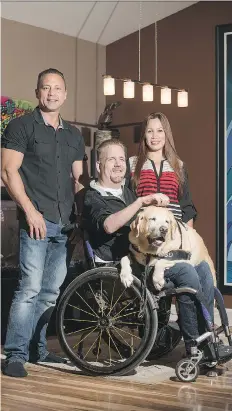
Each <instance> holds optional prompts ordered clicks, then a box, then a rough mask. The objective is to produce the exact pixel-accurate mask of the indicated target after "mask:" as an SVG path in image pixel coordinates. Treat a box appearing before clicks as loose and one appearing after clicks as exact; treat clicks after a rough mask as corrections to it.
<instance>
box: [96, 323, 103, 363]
mask: <svg viewBox="0 0 232 411" xmlns="http://www.w3.org/2000/svg"><path fill="white" fill-rule="evenodd" d="M101 337H102V330H101V332H100V335H98V348H97V358H96V362H97V361H98V356H99V351H100V345H101Z"/></svg>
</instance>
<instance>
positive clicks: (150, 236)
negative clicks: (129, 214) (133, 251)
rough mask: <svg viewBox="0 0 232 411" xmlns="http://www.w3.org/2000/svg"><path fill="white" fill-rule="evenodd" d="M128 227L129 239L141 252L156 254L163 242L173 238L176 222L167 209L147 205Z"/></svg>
mask: <svg viewBox="0 0 232 411" xmlns="http://www.w3.org/2000/svg"><path fill="white" fill-rule="evenodd" d="M130 228H131V233H130V236H129V238H130V241H131V242H132V243H133V244H136V245H137V246H138V247H139V248H140V250H141V251H142V252H146V253H150V254H156V253H157V250H158V249H160V248H161V247H162V245H164V243H167V242H168V241H171V240H173V239H174V234H175V230H176V228H177V223H176V220H175V218H174V216H173V214H172V212H171V211H169V210H168V209H166V208H162V207H155V206H149V207H146V208H143V209H141V210H140V212H139V214H138V216H137V217H136V219H135V220H134V221H133V223H132V224H131V227H130Z"/></svg>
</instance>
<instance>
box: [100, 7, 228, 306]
mask: <svg viewBox="0 0 232 411" xmlns="http://www.w3.org/2000/svg"><path fill="white" fill-rule="evenodd" d="M231 21H232V3H231V2H223V1H216V2H214V1H212V2H209V1H207V2H203V1H201V2H199V3H197V4H195V5H193V6H190V7H188V8H186V9H184V10H182V11H180V12H178V13H176V14H173V15H171V16H169V17H167V18H165V19H163V20H161V21H159V22H158V47H157V52H158V83H160V84H164V85H165V84H170V85H175V86H178V87H182V88H187V89H189V107H188V108H178V107H177V104H176V94H175V93H173V96H172V98H173V104H172V105H170V106H168V105H161V104H160V93H159V90H158V89H156V91H155V98H154V102H152V103H150V102H142V90H141V88H140V87H137V88H136V98H135V100H133V101H131V100H125V99H123V98H122V83H116V93H117V94H116V96H112V97H108V101H115V100H120V101H122V106H121V107H119V108H118V109H117V110H116V111H115V115H114V123H115V124H122V123H130V122H138V121H142V119H143V118H144V117H145V116H146V115H147V114H148V113H150V112H153V111H162V112H163V113H165V114H166V115H167V117H168V118H169V120H170V123H171V126H172V130H173V134H174V138H175V143H176V148H177V151H178V153H179V155H180V157H181V159H183V160H184V162H186V164H187V168H188V171H189V178H190V187H191V192H192V196H193V199H194V203H195V205H196V208H197V210H198V219H197V222H196V229H197V230H198V231H199V233H200V234H201V235H202V236H203V238H204V240H205V242H206V244H207V246H208V248H209V251H210V254H211V256H212V258H213V259H214V261H215V247H216V172H217V170H216V72H215V26H216V25H219V24H228V23H231ZM106 68H107V73H108V74H112V75H114V76H117V77H120V76H121V77H124V78H125V77H128V78H132V79H133V78H138V32H136V33H133V34H131V35H129V36H127V37H125V38H123V39H121V40H119V41H117V42H115V43H112V44H110V45H109V46H107V49H106ZM141 80H143V81H151V82H153V83H154V82H155V27H154V25H151V26H149V27H146V28H144V29H143V30H142V32H141ZM121 138H122V140H123V141H124V142H125V144H126V145H127V147H128V151H129V155H132V154H136V152H137V145H136V144H134V142H133V130H132V128H122V129H121ZM226 301H227V306H230V307H232V298H231V297H229V298H227V300H226Z"/></svg>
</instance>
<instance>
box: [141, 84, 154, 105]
mask: <svg viewBox="0 0 232 411" xmlns="http://www.w3.org/2000/svg"><path fill="white" fill-rule="evenodd" d="M143 101H153V85H152V84H149V83H146V84H144V85H143Z"/></svg>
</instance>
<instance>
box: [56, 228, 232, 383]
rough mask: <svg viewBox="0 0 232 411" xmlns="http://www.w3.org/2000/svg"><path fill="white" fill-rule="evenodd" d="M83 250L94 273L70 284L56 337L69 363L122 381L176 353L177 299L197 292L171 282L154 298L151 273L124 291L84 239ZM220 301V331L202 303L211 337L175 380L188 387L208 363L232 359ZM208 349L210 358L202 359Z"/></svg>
mask: <svg viewBox="0 0 232 411" xmlns="http://www.w3.org/2000/svg"><path fill="white" fill-rule="evenodd" d="M70 226H72V227H73V225H70ZM68 229H69V230H70V227H69V228H67V229H66V230H67V231H68ZM84 245H85V252H86V255H87V259H88V261H89V262H90V263H89V269H88V270H87V271H85V272H84V273H82V274H80V275H79V276H78V277H76V278H75V279H74V280H73V281H72V282H71V283H70V284H69V286H68V287H67V288H66V290H65V291H64V293H63V294H62V296H61V298H60V301H59V304H58V307H57V318H56V324H57V335H58V338H59V342H60V345H61V347H62V349H63V351H64V352H65V354H66V355H67V357H68V358H69V359H70V361H71V362H72V363H74V364H75V365H76V366H77V367H78V368H79V369H80V370H82V371H83V372H84V373H85V374H87V375H91V376H112V375H117V376H119V375H127V374H129V373H130V372H131V371H134V369H135V368H136V367H138V366H139V365H140V364H141V363H142V362H143V361H144V360H145V359H147V360H155V359H157V358H159V357H162V356H163V355H165V354H167V353H168V352H170V351H171V350H172V349H174V348H175V347H176V346H177V345H178V344H179V342H180V340H181V332H180V329H179V327H178V325H177V323H173V324H170V323H169V318H170V308H171V302H172V297H173V296H177V295H178V294H180V293H183V292H185V293H186V292H188V293H191V294H194V295H195V296H196V298H198V296H197V291H196V290H193V289H191V288H176V289H175V288H174V285H173V284H172V283H167V284H166V286H165V287H164V289H163V290H162V291H160V292H158V293H154V292H153V291H152V287H151V286H150V284H151V282H150V283H149V272H148V271H147V270H146V269H145V272H144V273H143V274H142V275H141V277H140V278H138V277H137V276H134V281H133V284H132V285H131V286H130V287H129V288H124V286H123V285H122V283H121V281H120V278H119V271H118V268H117V266H113V264H110V266H109V265H108V264H105V265H102V266H100V267H96V264H95V262H94V254H93V250H92V248H91V246H90V243H89V241H88V240H86V239H85V241H84ZM91 266H92V267H91ZM146 277H147V279H146V280H147V282H146V281H144V278H146ZM215 299H216V302H217V307H218V309H219V313H220V318H221V326H220V327H218V328H217V329H214V328H213V324H212V322H211V319H210V315H209V313H208V311H207V309H206V307H205V306H204V304H203V302H202V301H199V304H200V306H201V308H202V315H203V318H204V320H205V324H206V332H204V333H203V334H202V335H201V336H200V337H199V338H197V339H196V340H195V341H194V346H193V347H192V352H191V356H190V357H188V358H185V359H182V360H181V361H179V362H178V364H177V366H176V369H175V371H176V375H177V377H178V379H179V380H181V381H183V382H191V381H195V380H196V378H197V376H198V375H199V366H201V365H203V364H204V365H206V366H207V367H209V368H211V367H214V366H215V365H216V364H219V363H223V362H226V361H228V360H229V359H231V358H232V349H231V355H230V353H229V354H228V355H225V353H224V352H223V354H222V353H221V351H220V347H221V340H220V339H219V335H220V334H221V333H224V334H225V335H226V337H227V338H228V342H229V345H230V346H232V337H231V333H230V328H229V324H228V317H227V313H226V310H225V307H224V303H223V298H222V295H221V293H220V292H219V290H218V289H216V288H215ZM206 345H207V348H209V351H210V355H209V358H203V348H204V347H205V346H206ZM212 353H213V354H212ZM212 355H213V357H212ZM212 358H213V361H212Z"/></svg>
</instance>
